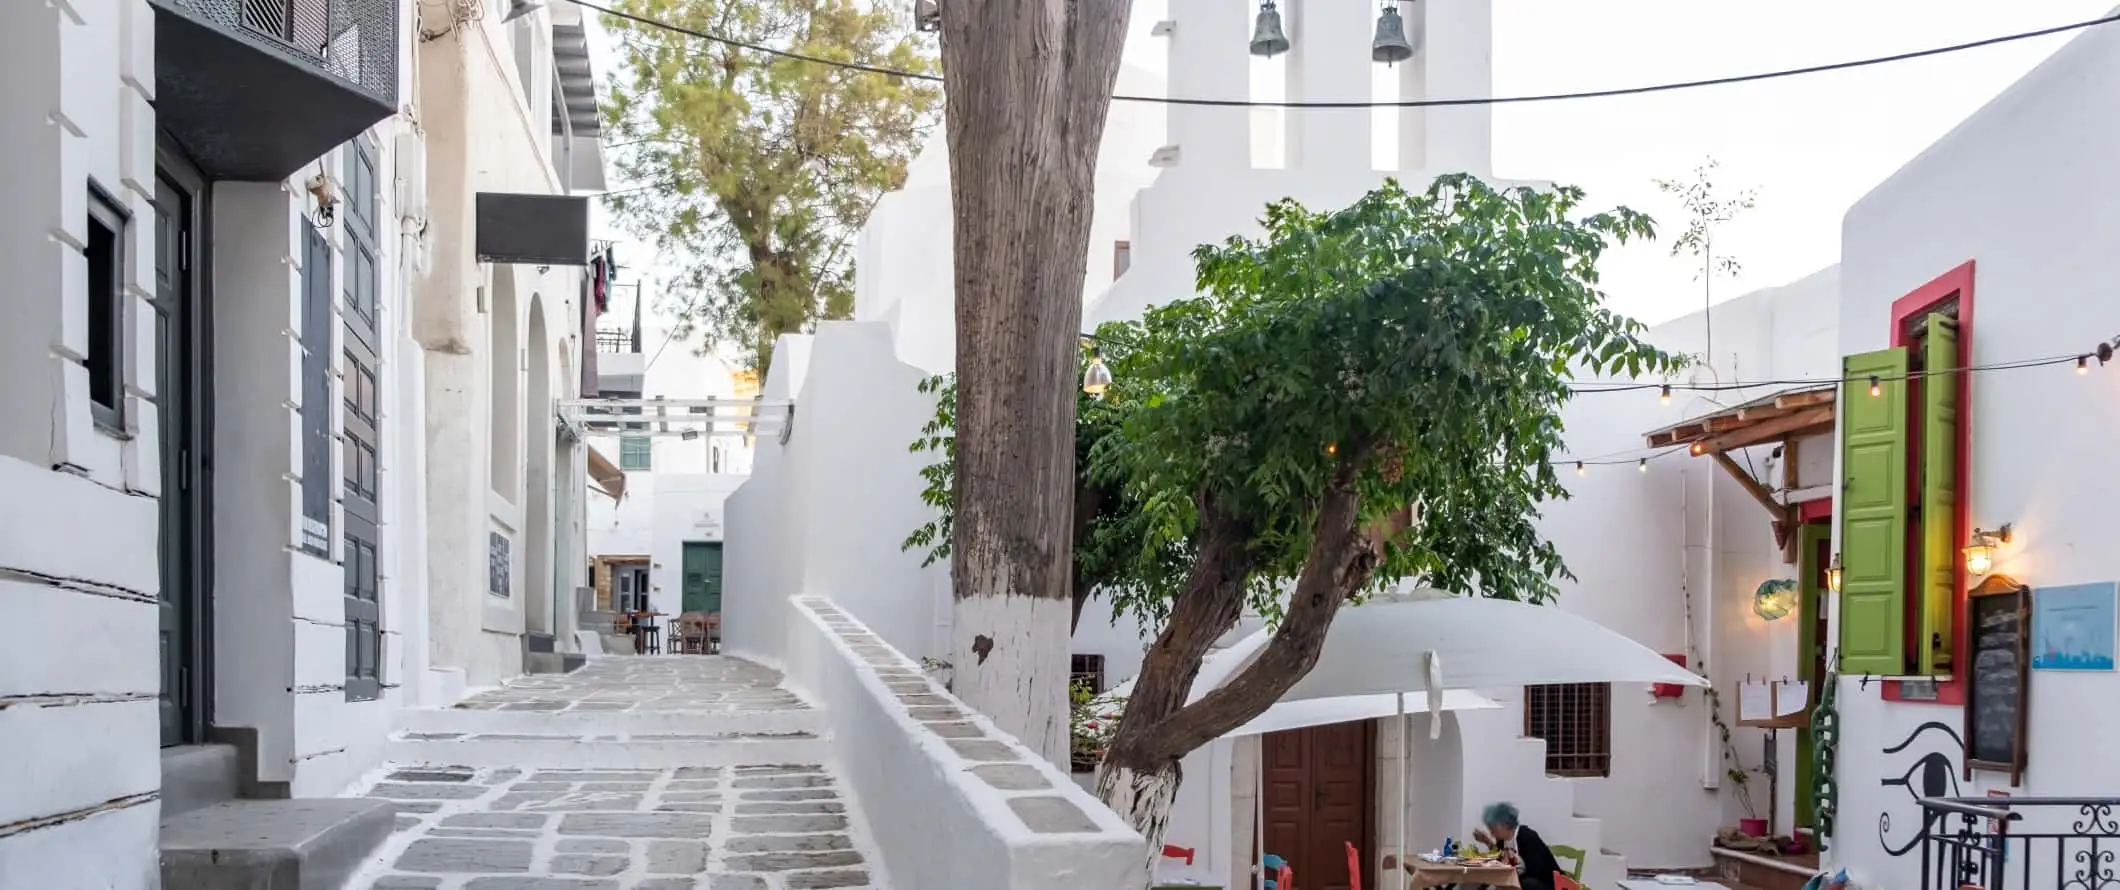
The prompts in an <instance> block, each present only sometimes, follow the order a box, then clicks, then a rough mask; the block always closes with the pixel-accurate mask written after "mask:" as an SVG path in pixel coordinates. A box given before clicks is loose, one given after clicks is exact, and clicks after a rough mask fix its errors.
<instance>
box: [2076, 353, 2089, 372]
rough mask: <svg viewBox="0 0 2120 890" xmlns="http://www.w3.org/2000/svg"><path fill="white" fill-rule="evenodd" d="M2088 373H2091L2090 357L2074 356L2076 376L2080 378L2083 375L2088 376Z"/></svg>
mask: <svg viewBox="0 0 2120 890" xmlns="http://www.w3.org/2000/svg"><path fill="white" fill-rule="evenodd" d="M2090 372H2091V357H2090V356H2087V355H2079V356H2076V376H2079V377H2080V376H2083V375H2085V374H2089V373H2090Z"/></svg>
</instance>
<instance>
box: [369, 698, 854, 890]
mask: <svg viewBox="0 0 2120 890" xmlns="http://www.w3.org/2000/svg"><path fill="white" fill-rule="evenodd" d="M804 710H807V706H806V705H804V704H803V703H802V701H801V700H800V699H798V698H796V697H795V696H794V695H793V694H791V693H789V692H787V691H786V690H784V689H782V688H780V685H779V676H778V675H777V674H775V673H773V672H772V671H770V670H767V669H765V668H761V667H758V666H756V665H752V664H749V663H747V662H742V661H738V660H736V659H731V658H725V657H719V656H708V657H698V656H662V657H653V656H651V657H638V658H605V659H597V660H593V661H591V662H590V663H589V664H588V665H587V666H586V667H584V668H582V669H581V670H579V671H577V672H575V673H574V674H571V675H566V676H555V677H530V678H524V679H523V680H521V681H518V682H517V683H514V684H511V685H509V686H508V687H506V688H504V689H499V690H493V691H489V692H486V693H482V694H480V695H477V696H474V697H472V698H471V699H468V700H467V701H465V702H464V703H462V704H460V705H458V707H457V708H456V709H454V710H453V711H452V712H450V713H451V714H452V715H456V716H458V717H460V718H461V719H465V720H467V721H471V722H467V723H466V731H464V732H457V733H450V732H434V731H431V730H430V731H423V732H419V733H407V734H406V737H407V738H409V739H417V740H420V741H421V742H422V743H431V742H432V741H433V738H434V737H435V736H451V737H454V738H457V739H463V740H466V741H467V742H468V743H471V744H476V743H477V741H478V740H480V739H485V738H500V739H511V738H513V739H526V738H527V739H554V738H560V737H569V738H570V740H571V742H572V745H571V747H572V748H573V749H574V750H575V751H576V752H577V753H574V754H572V755H571V756H569V757H567V758H566V760H567V762H566V764H565V765H563V766H553V765H540V764H539V763H534V762H521V763H518V764H516V765H509V766H494V765H473V766H460V765H437V764H433V763H426V764H399V765H396V766H393V767H392V768H391V769H389V770H388V771H387V772H384V773H381V774H379V775H378V777H377V779H376V781H374V782H373V783H371V784H370V786H369V787H368V788H367V790H366V792H365V794H366V796H368V797H375V798H384V799H388V800H391V801H394V802H396V804H397V806H398V814H399V815H398V817H397V823H398V825H397V833H396V835H395V836H394V837H393V838H392V840H391V841H390V842H389V843H388V844H386V845H385V846H384V848H383V849H382V851H381V852H380V853H379V854H378V856H377V857H376V858H375V859H374V860H373V861H372V863H371V865H370V867H369V869H368V870H367V871H366V872H365V873H364V874H363V875H362V876H361V877H360V878H358V879H357V880H356V881H355V882H354V883H353V884H352V886H353V887H354V888H356V890H828V888H878V887H880V884H879V883H878V882H877V881H876V879H875V878H874V877H873V876H872V874H871V867H870V864H869V857H867V856H866V855H865V854H864V847H865V846H866V842H865V839H864V838H863V836H862V835H861V833H860V831H859V826H857V825H854V824H853V816H852V815H851V814H849V813H848V810H847V805H846V801H845V800H844V799H843V798H842V797H841V794H840V791H839V790H838V787H837V783H836V782H835V780H834V778H833V776H832V773H831V770H830V769H829V768H828V767H827V766H826V765H823V764H819V763H810V762H801V761H799V760H796V761H794V762H783V760H782V759H781V758H775V757H773V756H772V753H773V751H774V749H775V748H776V747H781V746H780V745H776V744H775V743H774V742H773V735H768V736H767V737H762V738H758V739H757V741H758V742H759V743H760V745H759V748H760V750H759V752H758V755H757V759H758V761H759V762H738V763H734V764H725V765H701V766H679V767H669V768H660V769H652V768H630V767H624V766H621V767H612V766H602V765H599V764H598V761H599V760H606V759H607V760H609V761H611V762H616V763H629V762H630V761H629V760H628V757H627V751H626V748H627V746H629V745H631V744H636V743H635V742H633V741H630V740H632V739H642V740H646V739H655V740H659V743H661V744H670V743H673V742H675V743H678V744H683V743H684V740H686V739H717V738H730V737H742V736H745V735H747V734H749V733H748V727H749V726H750V725H751V724H752V723H753V722H755V720H756V719H758V718H761V717H766V716H769V715H770V713H771V712H786V711H804ZM477 712H489V714H490V712H502V713H504V714H506V715H507V716H506V719H508V720H509V721H510V724H509V725H508V726H507V727H506V728H507V729H508V730H510V732H507V733H482V732H479V731H477V730H478V728H479V727H480V724H478V723H477V722H476V721H478V720H480V719H488V720H490V719H496V718H497V717H499V715H491V716H488V717H483V718H482V717H480V715H479V714H478V713H477ZM518 712H528V713H518ZM592 715H593V717H592ZM570 716H573V717H574V718H575V719H573V720H570V719H569V717H570ZM584 719H588V720H593V721H594V722H593V723H585V722H580V721H582V720H584ZM628 719H635V720H642V719H646V720H655V721H657V722H658V723H657V727H656V729H657V730H658V731H657V732H654V733H643V732H641V731H639V730H638V729H637V728H631V727H626V726H624V725H623V723H624V721H626V720H628ZM524 721H530V723H529V724H528V725H526V724H525V722H524ZM547 721H549V722H550V723H551V724H553V726H552V727H551V728H550V729H549V730H545V731H538V730H537V727H536V726H535V724H536V723H541V722H547ZM592 726H594V727H595V728H594V729H593V730H592V729H591V727H592ZM672 727H682V728H684V729H686V730H688V731H684V732H673V731H667V730H669V729H670V728H672ZM525 729H527V730H531V731H528V732H523V731H519V730H525ZM570 733H571V735H570ZM786 734H787V733H786V732H782V733H778V734H774V735H786ZM799 734H800V735H802V736H803V737H809V734H808V733H799ZM584 746H587V747H584ZM420 750H432V749H431V748H422V749H420ZM466 750H471V749H469V748H467V749H466ZM511 750H513V749H511ZM804 750H810V749H804ZM599 751H601V752H602V753H603V754H605V755H607V756H606V757H600V756H599Z"/></svg>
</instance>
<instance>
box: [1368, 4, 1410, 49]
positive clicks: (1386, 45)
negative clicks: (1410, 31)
mask: <svg viewBox="0 0 2120 890" xmlns="http://www.w3.org/2000/svg"><path fill="white" fill-rule="evenodd" d="M1369 58H1371V59H1373V60H1375V61H1378V62H1382V63H1384V64H1386V65H1396V64H1398V63H1400V62H1404V61H1406V60H1407V59H1411V58H1413V42H1412V41H1409V40H1407V39H1406V20H1405V19H1404V18H1401V17H1400V16H1399V4H1398V0H1391V2H1388V3H1386V4H1384V14H1382V15H1379V16H1377V36H1376V39H1375V40H1373V41H1370V43H1369Z"/></svg>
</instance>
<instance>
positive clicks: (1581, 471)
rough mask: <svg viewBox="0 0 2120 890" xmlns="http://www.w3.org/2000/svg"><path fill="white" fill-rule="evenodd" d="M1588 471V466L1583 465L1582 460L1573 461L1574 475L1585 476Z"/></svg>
mask: <svg viewBox="0 0 2120 890" xmlns="http://www.w3.org/2000/svg"><path fill="white" fill-rule="evenodd" d="M1589 473H1590V470H1589V468H1588V467H1585V466H1583V462H1582V461H1576V462H1575V475H1577V476H1586V475H1589Z"/></svg>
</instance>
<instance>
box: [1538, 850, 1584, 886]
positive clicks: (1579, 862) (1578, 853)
mask: <svg viewBox="0 0 2120 890" xmlns="http://www.w3.org/2000/svg"><path fill="white" fill-rule="evenodd" d="M1546 849H1548V850H1552V851H1553V858H1554V860H1555V861H1557V862H1559V863H1560V864H1561V865H1562V866H1564V867H1566V868H1567V870H1568V877H1569V879H1570V880H1574V881H1581V880H1582V879H1583V861H1584V860H1586V859H1589V858H1590V854H1588V853H1585V852H1583V848H1581V847H1570V846H1568V845H1566V844H1547V845H1546ZM1571 861H1572V862H1574V863H1575V864H1574V865H1569V864H1568V863H1569V862H1571Z"/></svg>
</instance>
